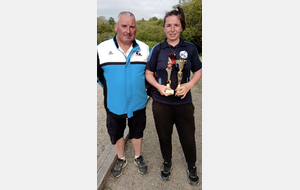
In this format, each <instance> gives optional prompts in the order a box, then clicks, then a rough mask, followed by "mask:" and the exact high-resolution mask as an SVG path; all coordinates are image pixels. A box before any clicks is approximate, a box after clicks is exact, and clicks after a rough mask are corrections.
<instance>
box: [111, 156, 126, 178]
mask: <svg viewBox="0 0 300 190" xmlns="http://www.w3.org/2000/svg"><path fill="white" fill-rule="evenodd" d="M126 165H127V160H126V159H125V160H122V159H120V158H118V160H117V162H116V164H115V166H114V168H113V169H112V170H111V174H112V175H113V176H114V177H120V176H121V175H122V169H123V168H124V167H125V166H126Z"/></svg>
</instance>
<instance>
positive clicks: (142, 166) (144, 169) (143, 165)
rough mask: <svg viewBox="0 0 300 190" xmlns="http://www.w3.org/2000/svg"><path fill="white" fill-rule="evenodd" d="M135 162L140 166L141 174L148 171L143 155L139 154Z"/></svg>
mask: <svg viewBox="0 0 300 190" xmlns="http://www.w3.org/2000/svg"><path fill="white" fill-rule="evenodd" d="M134 164H135V165H136V166H137V167H138V168H139V172H140V174H145V173H147V172H148V167H147V165H146V163H145V162H144V159H143V157H142V156H139V157H138V158H136V159H134Z"/></svg>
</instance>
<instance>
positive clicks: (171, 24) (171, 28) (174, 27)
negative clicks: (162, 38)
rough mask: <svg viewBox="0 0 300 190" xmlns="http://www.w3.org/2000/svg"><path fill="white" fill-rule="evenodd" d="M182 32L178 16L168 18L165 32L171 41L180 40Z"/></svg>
mask: <svg viewBox="0 0 300 190" xmlns="http://www.w3.org/2000/svg"><path fill="white" fill-rule="evenodd" d="M182 30H183V29H182V26H181V22H180V19H179V18H178V16H175V15H172V16H168V17H167V18H166V22H165V25H164V32H165V33H166V36H167V38H168V39H169V40H171V41H174V40H178V39H179V38H180V33H181V32H182Z"/></svg>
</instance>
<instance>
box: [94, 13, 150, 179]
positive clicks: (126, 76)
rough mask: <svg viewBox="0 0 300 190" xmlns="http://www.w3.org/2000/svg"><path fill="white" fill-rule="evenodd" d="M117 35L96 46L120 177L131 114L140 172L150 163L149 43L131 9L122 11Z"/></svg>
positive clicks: (116, 171) (131, 132)
mask: <svg viewBox="0 0 300 190" xmlns="http://www.w3.org/2000/svg"><path fill="white" fill-rule="evenodd" d="M115 31H116V32H117V35H116V36H115V37H114V38H111V39H109V40H106V41H104V42H102V43H100V44H99V45H98V46H97V82H98V83H99V84H100V85H101V86H102V87H103V93H104V107H105V109H106V113H107V114H106V115H107V119H106V125H107V130H108V134H109V135H110V140H111V143H112V144H113V145H114V148H115V150H116V152H117V156H118V159H117V162H116V164H115V166H114V168H113V169H112V171H111V172H112V175H113V176H114V177H119V176H121V174H122V169H123V168H124V167H125V166H126V165H127V161H126V158H125V154H124V145H125V140H124V137H123V135H124V130H125V128H126V118H128V127H129V139H131V142H132V145H133V148H134V152H135V160H134V163H135V165H136V166H138V169H139V172H140V173H141V174H145V173H147V171H148V167H147V165H146V164H145V162H144V160H143V157H142V156H141V149H142V141H143V131H144V129H145V126H146V114H145V107H146V104H147V93H146V88H145V69H146V64H147V59H148V56H149V52H150V49H149V46H148V45H146V44H145V43H143V42H141V41H139V40H136V39H135V34H136V21H135V17H134V15H133V14H132V13H131V12H127V11H125V12H121V13H120V14H119V15H118V19H117V21H116V23H115Z"/></svg>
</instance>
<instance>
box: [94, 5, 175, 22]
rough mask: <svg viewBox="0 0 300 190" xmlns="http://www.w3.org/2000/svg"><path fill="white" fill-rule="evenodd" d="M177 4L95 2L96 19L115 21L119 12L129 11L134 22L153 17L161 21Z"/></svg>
mask: <svg viewBox="0 0 300 190" xmlns="http://www.w3.org/2000/svg"><path fill="white" fill-rule="evenodd" d="M178 3H179V0H149V1H139V0H109V1H108V0H97V17H99V16H104V17H105V18H106V19H107V20H108V19H109V18H110V17H113V18H114V19H115V20H116V18H117V16H118V14H119V13H120V12H121V11H130V12H132V13H133V14H134V16H135V19H136V20H141V19H142V18H144V19H145V20H148V19H149V18H151V17H154V16H155V17H157V18H158V19H160V18H161V19H162V18H164V16H165V13H166V12H168V11H171V10H172V6H174V5H176V4H178Z"/></svg>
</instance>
